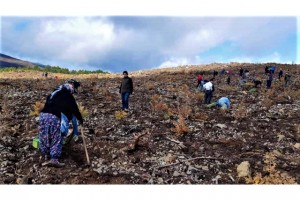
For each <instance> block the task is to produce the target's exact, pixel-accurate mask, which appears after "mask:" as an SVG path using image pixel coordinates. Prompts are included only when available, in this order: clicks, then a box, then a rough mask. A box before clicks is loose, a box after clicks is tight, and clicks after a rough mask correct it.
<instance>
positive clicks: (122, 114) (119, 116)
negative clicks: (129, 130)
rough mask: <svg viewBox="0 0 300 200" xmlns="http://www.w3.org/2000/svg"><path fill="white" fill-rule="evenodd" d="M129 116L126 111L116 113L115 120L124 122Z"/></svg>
mask: <svg viewBox="0 0 300 200" xmlns="http://www.w3.org/2000/svg"><path fill="white" fill-rule="evenodd" d="M127 116H128V113H127V112H125V111H116V112H115V118H116V120H122V119H124V118H126V117H127Z"/></svg>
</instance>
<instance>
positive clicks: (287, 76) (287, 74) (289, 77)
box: [284, 70, 291, 86]
mask: <svg viewBox="0 0 300 200" xmlns="http://www.w3.org/2000/svg"><path fill="white" fill-rule="evenodd" d="M290 80H291V75H290V74H289V70H288V72H286V73H285V75H284V81H285V86H288V83H289V82H290Z"/></svg>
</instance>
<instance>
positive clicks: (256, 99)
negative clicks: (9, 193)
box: [0, 64, 300, 184]
mask: <svg viewBox="0 0 300 200" xmlns="http://www.w3.org/2000/svg"><path fill="white" fill-rule="evenodd" d="M248 66H249V67H248V69H250V75H252V74H253V72H254V73H256V75H257V76H258V77H260V78H261V79H262V80H263V85H262V87H261V88H260V89H258V90H257V91H256V92H249V90H250V89H251V88H252V85H251V84H247V85H246V86H245V87H243V88H242V87H240V86H239V84H238V79H239V76H238V70H239V67H240V66H239V65H238V66H235V67H232V69H233V71H234V73H235V75H234V76H233V77H232V81H231V84H230V86H227V85H226V84H225V82H226V76H225V75H224V76H221V75H218V76H217V77H216V79H215V81H214V83H215V87H216V91H215V93H214V97H213V100H217V99H218V98H219V97H222V96H227V97H229V98H230V100H232V109H230V110H228V111H227V112H222V111H220V110H219V109H218V108H207V107H206V106H205V105H203V103H202V102H203V95H202V93H201V92H199V91H197V89H196V72H195V71H186V70H184V68H183V69H182V70H181V71H180V70H179V71H174V72H172V71H169V72H161V73H153V74H151V73H150V74H148V75H146V76H137V75H136V76H134V77H133V81H134V94H133V95H132V96H131V97H130V112H129V113H128V116H125V117H124V118H123V119H116V111H120V107H121V101H120V95H119V93H118V86H119V83H120V78H103V79H101V78H99V79H96V78H93V79H82V80H81V82H82V86H83V87H82V88H81V91H80V93H79V94H77V95H75V98H76V100H77V102H80V103H82V105H83V106H84V107H85V108H86V109H87V110H88V112H89V115H88V117H87V118H86V119H85V122H84V126H83V132H84V135H85V138H86V142H87V147H88V153H89V156H90V160H91V165H90V166H88V165H87V164H86V157H85V153H84V147H83V144H82V141H80V142H79V143H74V142H73V141H72V142H71V144H69V145H67V146H64V149H63V155H62V158H61V161H62V162H64V163H66V166H65V167H64V168H53V167H42V165H41V164H42V161H41V159H40V156H41V155H40V153H39V151H38V150H36V149H34V148H33V147H32V145H31V144H32V139H33V138H34V137H36V136H37V134H38V131H37V130H38V118H37V116H30V115H29V113H30V112H31V111H32V110H33V106H34V104H35V103H36V102H37V101H44V100H45V99H46V96H47V95H48V94H49V93H50V92H51V91H52V89H53V88H54V87H55V86H57V85H59V84H60V83H62V81H63V80H54V79H47V80H33V79H15V80H13V79H1V80H0V94H1V96H0V112H1V118H0V119H1V124H0V154H1V156H0V183H1V184H16V183H18V184H22V183H25V184H244V183H246V182H245V178H239V177H238V174H237V166H238V165H239V164H240V163H241V162H243V161H248V162H249V163H250V169H251V174H250V175H251V176H252V177H254V176H255V175H256V174H257V173H260V174H262V176H267V175H268V174H269V173H270V172H269V171H268V170H266V168H265V167H266V162H265V160H266V159H265V158H266V157H265V156H266V155H270V154H272V155H274V156H275V158H276V160H275V163H276V173H279V174H285V175H287V176H289V177H292V178H294V180H295V182H296V183H300V149H299V146H297V145H296V144H297V143H299V142H300V130H297V128H299V124H300V123H299V122H300V118H299V117H300V79H299V77H300V72H299V66H283V65H282V66H283V69H284V70H287V69H290V72H291V74H292V80H291V83H290V85H289V87H285V86H284V83H283V81H279V80H274V81H273V87H272V89H271V90H268V91H267V90H266V89H265V88H266V87H265V77H264V66H263V65H254V64H253V65H248ZM229 67H231V66H230V65H229ZM278 68H279V67H278ZM199 70H201V69H200V68H199ZM206 73H207V72H206ZM276 74H277V73H276ZM204 77H205V78H208V77H211V75H208V74H205V75H204ZM276 77H277V76H276ZM179 116H183V117H182V118H183V121H182V122H181V127H183V128H187V129H188V130H187V131H186V132H185V131H182V132H180V129H177V130H175V129H174V127H175V126H174V125H175V124H176V123H177V121H178V118H179ZM299 129H300V128H299ZM138 136H140V137H139V138H138ZM137 138H138V139H137Z"/></svg>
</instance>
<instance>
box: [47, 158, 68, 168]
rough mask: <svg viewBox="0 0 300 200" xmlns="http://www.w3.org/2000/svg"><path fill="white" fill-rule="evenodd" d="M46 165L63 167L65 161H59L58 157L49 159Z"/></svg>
mask: <svg viewBox="0 0 300 200" xmlns="http://www.w3.org/2000/svg"><path fill="white" fill-rule="evenodd" d="M48 166H51V167H64V166H65V163H61V162H59V161H58V159H51V160H50V161H49V163H48Z"/></svg>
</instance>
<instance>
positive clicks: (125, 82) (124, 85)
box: [119, 71, 133, 111]
mask: <svg viewBox="0 0 300 200" xmlns="http://www.w3.org/2000/svg"><path fill="white" fill-rule="evenodd" d="M123 76H124V77H123V79H122V82H121V85H120V90H119V93H120V94H121V98H122V110H124V111H128V109H129V96H130V95H131V94H132V92H133V82H132V79H131V78H129V77H128V72H127V71H124V72H123Z"/></svg>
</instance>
